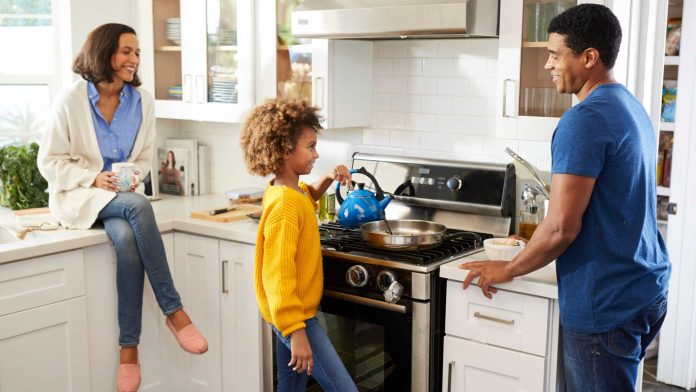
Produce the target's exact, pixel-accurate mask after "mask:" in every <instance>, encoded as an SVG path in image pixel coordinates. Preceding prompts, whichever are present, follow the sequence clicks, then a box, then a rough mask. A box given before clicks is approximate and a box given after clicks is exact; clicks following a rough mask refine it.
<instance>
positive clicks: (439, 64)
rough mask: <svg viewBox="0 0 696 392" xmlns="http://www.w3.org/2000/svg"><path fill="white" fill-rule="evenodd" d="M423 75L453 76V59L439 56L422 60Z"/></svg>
mask: <svg viewBox="0 0 696 392" xmlns="http://www.w3.org/2000/svg"><path fill="white" fill-rule="evenodd" d="M423 76H455V75H454V60H452V59H439V58H438V59H425V60H423Z"/></svg>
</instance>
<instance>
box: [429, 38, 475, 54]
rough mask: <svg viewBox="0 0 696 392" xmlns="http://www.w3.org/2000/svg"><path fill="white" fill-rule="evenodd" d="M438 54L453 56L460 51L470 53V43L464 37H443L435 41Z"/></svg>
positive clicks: (460, 52)
mask: <svg viewBox="0 0 696 392" xmlns="http://www.w3.org/2000/svg"><path fill="white" fill-rule="evenodd" d="M437 44H438V53H437V54H438V56H439V57H450V58H455V57H458V56H460V55H461V54H462V53H470V52H471V45H469V40H465V39H443V40H440V41H438V42H437Z"/></svg>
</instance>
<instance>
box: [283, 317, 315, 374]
mask: <svg viewBox="0 0 696 392" xmlns="http://www.w3.org/2000/svg"><path fill="white" fill-rule="evenodd" d="M290 353H291V358H290V363H288V366H293V368H292V370H293V371H294V372H297V373H303V372H305V371H306V372H307V375H308V376H311V375H312V369H313V368H314V360H313V359H312V347H311V346H310V345H309V340H308V339H307V332H306V331H305V329H304V328H302V329H298V330H297V331H295V332H293V333H291V334H290Z"/></svg>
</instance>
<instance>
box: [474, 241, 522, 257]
mask: <svg viewBox="0 0 696 392" xmlns="http://www.w3.org/2000/svg"><path fill="white" fill-rule="evenodd" d="M523 248H524V242H523V241H520V240H516V239H513V238H489V239H487V240H485V241H483V249H484V250H485V251H486V256H488V258H489V259H490V260H512V258H513V257H515V256H517V254H518V253H520V252H521V251H522V249H523Z"/></svg>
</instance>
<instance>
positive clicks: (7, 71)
mask: <svg viewBox="0 0 696 392" xmlns="http://www.w3.org/2000/svg"><path fill="white" fill-rule="evenodd" d="M54 4H57V0H0V50H1V51H2V53H3V55H2V56H0V146H2V145H7V144H17V145H19V144H26V143H30V142H34V141H36V142H38V141H39V140H40V139H41V134H42V133H43V127H44V125H45V120H46V116H47V113H48V109H49V107H50V101H51V98H52V95H53V91H54V90H55V86H56V80H57V73H56V63H57V61H56V53H55V48H56V45H55V43H56V40H55V34H56V33H55V26H54V23H53V21H54V14H55V12H54V11H55V10H54V8H55V7H54Z"/></svg>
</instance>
